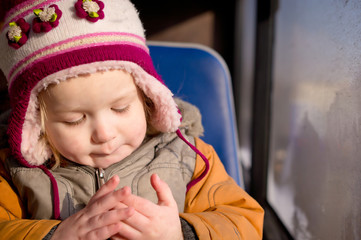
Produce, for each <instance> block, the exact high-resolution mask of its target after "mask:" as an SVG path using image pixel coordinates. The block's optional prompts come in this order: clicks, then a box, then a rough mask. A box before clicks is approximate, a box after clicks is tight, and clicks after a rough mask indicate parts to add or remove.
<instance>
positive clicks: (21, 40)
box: [6, 18, 30, 49]
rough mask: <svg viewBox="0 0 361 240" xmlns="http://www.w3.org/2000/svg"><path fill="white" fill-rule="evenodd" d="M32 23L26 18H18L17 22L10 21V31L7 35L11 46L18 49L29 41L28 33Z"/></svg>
mask: <svg viewBox="0 0 361 240" xmlns="http://www.w3.org/2000/svg"><path fill="white" fill-rule="evenodd" d="M29 30H30V24H29V23H27V22H26V21H25V20H24V18H20V19H18V20H17V21H16V22H11V23H9V31H8V32H7V34H6V36H7V38H8V40H9V41H8V43H9V45H10V46H11V47H13V48H15V49H18V48H20V47H21V46H22V45H24V44H25V43H26V41H28V33H29Z"/></svg>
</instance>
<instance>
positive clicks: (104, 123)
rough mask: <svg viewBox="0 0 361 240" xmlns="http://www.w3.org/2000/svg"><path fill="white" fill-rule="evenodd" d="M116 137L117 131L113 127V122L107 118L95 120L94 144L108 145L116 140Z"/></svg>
mask: <svg viewBox="0 0 361 240" xmlns="http://www.w3.org/2000/svg"><path fill="white" fill-rule="evenodd" d="M115 136H116V131H115V129H114V127H113V126H112V124H111V121H109V120H107V119H106V118H105V117H103V118H98V119H95V120H94V125H93V132H92V136H91V138H92V141H93V142H94V143H98V144H99V143H106V142H109V141H111V140H112V139H114V138H115Z"/></svg>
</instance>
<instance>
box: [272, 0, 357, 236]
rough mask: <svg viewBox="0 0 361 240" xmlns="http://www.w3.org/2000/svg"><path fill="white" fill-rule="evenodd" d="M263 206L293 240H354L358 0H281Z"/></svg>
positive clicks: (277, 26)
mask: <svg viewBox="0 0 361 240" xmlns="http://www.w3.org/2000/svg"><path fill="white" fill-rule="evenodd" d="M275 28H276V30H275V31H276V32H275V48H274V66H273V67H274V68H273V81H274V82H273V92H272V127H271V145H270V164H269V175H268V176H269V177H268V178H269V179H268V193H267V194H268V200H269V202H270V204H271V205H272V207H273V208H274V209H275V211H276V212H277V213H278V215H279V216H280V218H281V220H282V221H283V222H284V224H285V225H286V227H287V228H288V230H289V231H290V232H291V233H292V235H293V236H294V237H295V239H302V240H303V239H347V240H353V239H355V240H356V239H361V227H360V226H361V187H360V185H361V157H360V156H361V1H352V0H346V1H334V0H317V1H315V0H302V1H296V0H280V1H279V10H278V11H277V16H276V26H275Z"/></svg>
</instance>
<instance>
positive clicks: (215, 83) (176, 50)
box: [148, 41, 244, 187]
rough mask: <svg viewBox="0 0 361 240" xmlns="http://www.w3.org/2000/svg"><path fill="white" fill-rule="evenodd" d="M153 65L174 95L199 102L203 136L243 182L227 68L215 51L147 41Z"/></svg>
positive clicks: (241, 184)
mask: <svg viewBox="0 0 361 240" xmlns="http://www.w3.org/2000/svg"><path fill="white" fill-rule="evenodd" d="M148 45H149V49H150V55H151V57H152V59H153V62H154V66H155V68H156V70H157V71H158V73H159V74H160V75H161V76H162V78H163V80H164V81H165V84H166V85H167V86H168V87H169V88H170V89H171V91H172V92H173V93H174V95H175V96H177V97H180V98H181V99H183V100H185V101H188V102H190V103H192V104H194V105H196V106H197V107H198V108H199V110H200V112H201V114H202V124H203V126H204V130H205V131H204V137H202V139H203V140H204V141H205V142H207V143H209V144H211V145H212V146H213V147H214V149H215V150H216V152H217V154H218V155H219V157H220V159H221V160H222V162H223V164H224V166H225V168H226V171H227V172H228V174H229V175H230V176H231V177H233V179H234V180H235V181H236V182H237V183H238V184H239V185H240V186H241V187H244V185H243V178H242V172H241V167H240V164H239V158H238V151H237V150H238V137H237V128H236V123H235V111H234V104H233V93H232V87H231V79H230V74H229V71H228V68H227V66H226V64H225V62H224V60H223V59H222V58H221V57H220V56H219V54H217V53H216V52H215V51H213V50H211V49H210V48H207V47H205V46H202V45H198V44H180V43H169V42H152V41H149V42H148Z"/></svg>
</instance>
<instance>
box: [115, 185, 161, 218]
mask: <svg viewBox="0 0 361 240" xmlns="http://www.w3.org/2000/svg"><path fill="white" fill-rule="evenodd" d="M122 190H123V191H124V192H126V193H128V192H129V194H127V195H126V196H125V197H124V198H123V199H122V200H121V202H122V203H123V204H125V205H127V206H131V207H134V208H135V210H136V211H137V212H139V213H140V214H141V215H144V216H145V217H149V216H152V215H154V214H156V213H157V207H158V206H157V205H156V204H155V203H153V202H151V201H150V200H148V199H145V198H142V197H139V196H136V195H134V194H131V193H130V189H129V187H124V188H122Z"/></svg>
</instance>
